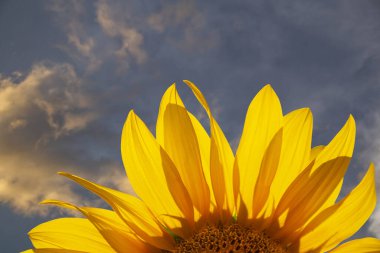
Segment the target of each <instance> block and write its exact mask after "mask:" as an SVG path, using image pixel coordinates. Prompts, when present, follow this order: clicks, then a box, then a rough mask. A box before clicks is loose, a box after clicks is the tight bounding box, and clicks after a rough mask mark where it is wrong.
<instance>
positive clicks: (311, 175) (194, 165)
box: [29, 81, 380, 253]
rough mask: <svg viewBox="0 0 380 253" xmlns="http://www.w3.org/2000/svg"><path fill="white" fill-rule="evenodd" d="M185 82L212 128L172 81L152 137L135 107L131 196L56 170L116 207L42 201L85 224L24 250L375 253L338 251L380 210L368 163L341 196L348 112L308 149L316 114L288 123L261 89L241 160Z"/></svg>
mask: <svg viewBox="0 0 380 253" xmlns="http://www.w3.org/2000/svg"><path fill="white" fill-rule="evenodd" d="M184 82H185V83H186V84H187V85H188V86H189V87H190V89H191V90H192V92H193V93H194V95H195V97H196V98H197V99H198V101H199V103H200V104H201V105H202V106H203V108H204V110H205V111H206V113H207V115H208V119H209V129H207V130H206V129H205V128H204V127H203V125H202V124H201V123H200V122H199V121H198V119H197V118H196V117H195V116H194V115H193V114H192V113H191V112H189V111H188V110H187V109H186V107H185V105H184V103H183V102H182V100H181V98H180V96H179V95H178V93H177V90H176V86H175V84H173V85H172V86H170V87H169V88H168V89H167V91H166V92H165V94H164V95H163V97H162V100H161V103H160V107H159V112H158V117H157V124H156V133H155V134H154V135H153V134H152V133H151V131H150V130H149V129H148V127H147V126H146V125H145V124H144V122H143V121H142V120H141V119H140V118H139V117H138V116H137V114H136V113H135V112H134V111H133V110H132V111H130V112H129V114H128V117H127V119H126V122H125V124H124V127H123V131H122V138H121V155H122V160H123V163H124V166H125V169H126V174H127V177H128V180H129V181H130V183H131V184H132V186H133V189H134V191H135V193H136V196H135V195H131V194H127V193H123V192H120V191H117V190H114V189H110V188H107V187H105V186H101V185H99V184H96V183H93V182H90V181H87V180H85V179H83V178H81V177H78V176H75V175H72V174H68V173H60V174H61V175H63V176H65V177H68V178H70V179H72V180H73V181H75V182H76V183H78V184H80V185H81V186H83V187H84V188H86V189H88V190H90V191H92V192H93V193H95V194H97V195H98V196H99V197H101V198H102V199H103V200H104V201H105V202H107V203H108V204H109V205H110V207H111V209H112V210H108V209H100V208H95V207H83V206H77V205H73V204H70V203H65V202H62V201H57V200H47V201H44V203H45V204H54V205H59V206H62V207H64V208H70V209H74V210H77V211H78V212H80V213H81V214H82V215H83V216H84V218H61V219H56V220H52V221H49V222H46V223H43V224H41V225H39V226H37V227H36V228H34V229H32V230H31V231H30V233H29V236H30V238H31V240H32V243H33V245H34V247H35V248H36V249H32V250H30V251H29V252H106V253H107V252H122V253H123V252H152V253H160V252H161V253H162V252H175V253H185V252H186V253H191V252H220V253H233V252H241V253H243V252H247V253H249V252H252V253H254V252H300V253H302V252H327V251H329V252H334V253H344V252H380V241H379V240H378V239H375V238H364V239H357V240H353V241H350V242H347V243H345V244H343V245H340V246H339V244H340V243H341V242H342V241H344V240H346V239H347V238H349V237H350V236H352V235H353V234H354V233H355V232H356V231H357V230H359V229H360V227H362V225H363V224H364V223H365V222H366V220H367V219H368V218H369V216H370V215H371V213H372V211H373V209H374V208H375V205H376V194H375V192H376V191H375V183H374V172H375V169H374V166H373V164H371V165H370V166H369V169H368V171H367V173H366V174H365V176H364V177H363V179H362V180H361V182H360V183H359V184H358V185H357V186H356V187H355V188H354V189H353V190H352V191H351V192H350V193H349V194H347V195H346V196H345V197H343V198H341V199H340V200H339V201H338V200H337V198H338V195H339V193H340V190H341V188H342V183H343V178H344V175H345V173H346V170H347V167H348V165H349V163H350V159H351V157H352V153H353V149H354V143H355V132H356V128H355V120H354V118H353V117H352V116H351V115H350V116H349V117H348V119H347V122H346V123H345V124H344V126H343V127H342V129H341V130H340V131H339V132H338V133H337V134H336V136H335V137H334V138H333V139H332V140H331V141H330V142H329V143H328V144H326V145H325V146H316V147H312V145H311V143H312V126H313V117H312V113H311V111H310V109H308V108H302V109H298V110H294V111H292V112H289V113H287V114H285V115H284V114H283V112H282V108H281V104H280V101H279V99H278V97H277V95H276V93H275V92H274V90H273V89H272V87H271V86H270V85H266V86H264V87H263V88H262V89H261V90H260V91H259V93H258V94H257V95H256V96H255V97H254V98H253V100H252V102H251V103H250V105H249V108H248V111H247V115H246V119H245V123H244V128H243V132H242V135H241V139H240V143H239V145H238V148H237V150H236V152H235V153H234V152H233V151H232V149H231V147H230V145H229V142H228V141H227V138H226V137H225V135H224V133H223V131H222V129H221V127H220V126H219V124H218V123H217V121H216V119H215V118H214V116H213V113H212V110H211V108H210V107H209V105H208V103H207V101H206V99H205V97H204V96H203V94H202V93H201V91H200V90H199V89H198V88H197V87H196V86H195V85H194V84H193V83H192V82H190V81H184Z"/></svg>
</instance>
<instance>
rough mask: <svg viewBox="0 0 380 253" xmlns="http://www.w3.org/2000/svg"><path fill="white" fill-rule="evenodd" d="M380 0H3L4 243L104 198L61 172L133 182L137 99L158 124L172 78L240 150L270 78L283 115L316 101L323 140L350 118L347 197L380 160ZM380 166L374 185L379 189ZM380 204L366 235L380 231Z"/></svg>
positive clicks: (16, 247) (0, 127) (18, 243)
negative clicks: (123, 137) (49, 201)
mask: <svg viewBox="0 0 380 253" xmlns="http://www.w3.org/2000/svg"><path fill="white" fill-rule="evenodd" d="M379 17H380V3H379V2H378V1H367V0H363V1H348V0H345V1H334V2H331V1H268V0H266V1H264V0H263V1H227V0H222V1H213V2H211V1H185V0H179V1H120V0H119V1H116V0H114V1H112V0H110V1H105V0H95V1H85V0H81V1H63V0H62V1H57V0H53V1H33V3H32V1H21V0H13V1H10V0H9V1H7V0H5V1H1V3H0V34H1V38H0V113H1V120H0V159H1V161H2V164H1V165H0V221H1V223H2V226H0V245H1V249H2V252H17V251H20V250H23V249H26V248H28V247H30V243H29V241H28V238H27V235H26V233H27V231H28V230H30V229H31V228H32V227H34V226H35V225H37V224H39V223H40V222H42V221H45V220H48V219H51V218H52V217H57V216H64V215H67V214H66V213H63V212H62V211H60V210H58V209H52V208H47V207H41V206H40V205H38V202H39V201H40V200H42V199H44V198H58V199H62V200H68V201H73V202H76V203H82V204H91V205H101V202H100V201H99V200H98V199H96V198H95V197H93V196H91V195H89V194H87V193H85V192H83V191H81V190H80V189H79V188H78V187H76V186H74V185H73V184H71V183H70V182H68V181H67V180H64V179H63V178H61V177H60V176H58V175H56V172H57V171H61V170H65V171H68V172H73V173H76V174H79V175H81V176H83V177H86V178H89V179H92V180H95V181H97V182H100V183H103V184H106V185H109V186H113V187H116V188H118V189H122V190H125V191H131V188H130V186H129V184H128V182H127V180H126V178H125V177H124V175H125V173H124V170H123V167H122V164H121V160H120V151H119V145H120V133H121V128H122V125H123V122H124V120H125V117H126V115H127V113H128V111H129V110H130V109H132V108H134V109H135V111H136V112H137V113H138V114H139V115H140V116H141V117H142V118H143V120H144V121H145V122H146V123H147V124H148V126H150V127H151V128H152V129H153V127H154V124H155V120H156V114H157V110H158V104H159V101H160V98H161V95H162V94H163V92H164V91H165V89H166V88H167V87H169V85H170V84H171V83H173V82H177V83H178V88H179V92H180V93H181V95H182V96H183V98H184V100H185V102H186V103H187V105H188V106H189V108H190V109H191V110H193V112H195V113H196V114H197V115H199V116H201V117H204V114H202V113H201V109H200V108H199V106H198V105H197V103H196V101H195V100H194V98H193V97H192V95H191V92H190V91H189V90H188V89H187V87H185V85H182V84H181V80H183V79H189V80H192V81H193V82H195V83H196V84H197V85H198V86H199V88H200V89H201V90H202V91H203V92H204V94H205V96H206V98H207V99H208V100H209V102H210V104H211V107H212V109H213V111H214V113H215V114H216V117H217V119H218V121H219V123H220V125H221V126H222V128H223V130H224V131H225V133H226V135H227V137H228V139H229V140H230V142H231V143H232V145H233V146H234V147H236V145H237V143H238V140H239V138H240V133H241V130H242V126H243V122H244V116H245V112H246V108H247V106H248V104H249V102H250V101H251V99H252V98H253V96H254V95H255V94H256V92H257V91H258V90H259V89H260V88H261V87H263V85H265V84H267V83H270V84H272V86H273V87H274V89H275V90H276V92H277V93H278V96H279V97H280V99H281V102H282V106H283V111H284V112H289V111H291V110H293V109H296V108H300V107H310V108H311V109H312V111H313V115H314V135H313V144H314V145H318V144H326V143H328V141H329V140H330V139H331V138H332V137H333V136H334V134H335V133H336V132H337V131H338V130H339V129H340V127H341V126H342V125H343V124H344V122H345V120H346V119H347V117H348V116H349V114H350V113H352V114H353V115H354V117H355V119H356V122H357V126H358V127H357V140H356V147H355V153H354V158H353V161H352V163H351V166H350V168H349V170H348V174H347V176H346V178H345V184H344V188H343V193H347V192H349V190H350V189H352V187H353V186H354V185H355V184H357V183H358V181H359V180H360V178H361V177H362V175H363V173H364V171H365V170H366V169H367V167H368V165H369V163H370V162H371V161H373V162H374V163H375V165H377V167H379V166H380V156H379V152H380V109H379V108H380V107H379V106H380V101H379V99H378V97H379V95H380V71H379V66H380V46H379V43H378V42H379V41H380V20H379ZM379 175H380V173H377V183H378V185H379V184H380V177H379ZM379 188H380V187H377V189H378V192H379ZM379 225H380V210H377V211H376V212H375V214H374V215H373V216H372V218H371V220H370V221H369V222H368V223H367V224H366V226H365V227H364V228H363V229H362V230H361V231H360V233H359V235H358V236H377V237H379V236H380V229H379V227H380V226H379Z"/></svg>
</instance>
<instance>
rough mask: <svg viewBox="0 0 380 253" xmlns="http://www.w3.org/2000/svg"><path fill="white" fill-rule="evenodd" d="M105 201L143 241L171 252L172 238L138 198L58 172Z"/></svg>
mask: <svg viewBox="0 0 380 253" xmlns="http://www.w3.org/2000/svg"><path fill="white" fill-rule="evenodd" d="M60 174H61V175H63V176H65V177H68V178H70V179H71V180H73V181H75V182H77V183H78V184H79V185H81V186H83V187H84V188H86V189H88V190H89V191H92V192H93V193H95V194H97V195H98V196H99V197H101V198H102V199H103V200H104V201H106V202H107V203H108V204H109V205H110V206H111V207H112V209H113V210H114V211H115V212H116V213H117V214H118V215H119V216H120V218H121V219H122V220H123V221H124V222H125V223H126V224H127V225H128V226H129V227H130V228H131V229H132V230H133V231H134V232H135V233H136V234H137V235H138V236H139V237H141V238H142V239H143V240H144V241H146V242H148V243H149V244H151V245H153V246H155V247H156V248H159V249H167V250H171V249H172V248H173V246H174V240H173V238H172V237H171V236H170V235H169V234H168V233H167V232H166V231H165V229H164V228H163V227H162V226H161V224H160V223H159V222H158V220H157V218H156V217H155V216H154V215H153V214H152V212H151V211H150V210H149V209H148V208H147V206H146V205H145V204H144V203H143V202H142V201H141V200H139V199H138V198H136V197H133V196H131V195H128V194H125V193H122V192H119V191H116V190H113V189H110V188H107V187H104V186H101V185H98V184H95V183H92V182H90V181H87V180H85V179H83V178H80V177H78V176H74V175H71V174H69V173H63V172H60Z"/></svg>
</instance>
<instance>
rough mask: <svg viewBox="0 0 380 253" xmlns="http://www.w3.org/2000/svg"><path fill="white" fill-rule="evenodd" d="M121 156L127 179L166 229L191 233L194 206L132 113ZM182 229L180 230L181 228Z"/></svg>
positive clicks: (152, 140)
mask: <svg viewBox="0 0 380 253" xmlns="http://www.w3.org/2000/svg"><path fill="white" fill-rule="evenodd" d="M121 154H122V158H123V163H124V166H125V168H126V172H127V175H128V179H129V181H130V182H131V184H132V186H133V189H134V190H135V192H136V193H137V195H138V196H139V197H141V198H142V200H143V201H144V203H145V204H146V205H147V206H148V207H149V208H150V209H151V210H153V211H154V212H155V213H156V214H158V215H159V216H158V217H159V219H160V220H161V221H162V222H163V223H164V224H165V226H166V227H168V228H170V229H172V230H177V232H181V231H182V232H186V233H187V234H186V233H180V235H181V236H183V237H184V236H186V235H188V234H189V233H191V231H192V229H190V227H192V225H193V223H194V212H193V205H192V201H191V199H190V196H189V193H188V192H187V190H186V188H185V185H184V184H183V182H182V180H181V178H180V175H179V173H178V171H177V169H176V167H175V166H174V164H173V162H172V161H171V160H170V158H169V157H168V155H167V154H166V152H165V151H164V150H163V149H162V148H161V147H160V145H159V144H158V143H157V141H156V140H155V139H154V137H153V135H152V134H151V132H150V131H149V129H148V128H147V127H146V125H145V124H144V122H143V121H142V120H141V119H140V118H139V117H138V116H137V115H136V114H135V113H134V112H133V111H131V112H130V113H129V114H128V118H127V120H126V122H125V124H124V128H123V133H122V141H121ZM181 227H183V229H181V230H179V228H181Z"/></svg>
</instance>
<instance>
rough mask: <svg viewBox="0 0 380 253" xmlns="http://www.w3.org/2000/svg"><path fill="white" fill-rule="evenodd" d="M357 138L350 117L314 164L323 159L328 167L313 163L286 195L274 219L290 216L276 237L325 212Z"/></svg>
mask: <svg viewBox="0 0 380 253" xmlns="http://www.w3.org/2000/svg"><path fill="white" fill-rule="evenodd" d="M354 138H355V123H354V121H353V118H352V117H350V118H349V119H348V120H347V123H346V124H345V126H344V127H343V128H342V130H341V131H340V132H339V133H338V134H337V135H336V136H335V138H334V139H333V140H332V141H331V142H330V144H329V145H328V146H327V147H326V148H324V149H323V151H321V153H320V154H319V155H318V156H317V158H316V160H315V163H316V162H317V161H321V159H323V160H324V161H325V163H320V162H318V164H319V166H318V168H316V169H315V163H314V164H313V163H311V164H310V165H309V168H308V170H304V171H303V172H302V173H301V174H300V175H299V176H298V177H297V178H296V179H295V180H294V181H293V183H292V184H291V185H290V186H289V187H288V189H287V190H286V191H285V193H284V194H283V197H282V198H281V200H280V202H279V204H278V207H277V209H276V214H275V216H276V217H280V216H281V215H282V214H283V213H284V212H285V211H288V215H287V217H286V222H285V227H283V228H282V229H281V230H278V232H277V234H281V235H282V236H284V235H285V234H286V233H290V231H296V230H297V229H298V228H300V227H301V226H304V225H305V224H307V222H308V220H309V219H310V218H312V217H314V216H315V215H316V212H317V211H318V210H322V209H321V207H323V206H324V205H326V202H327V201H329V200H331V196H332V195H333V194H335V192H336V191H337V189H338V187H339V185H340V184H341V183H342V180H343V176H344V174H345V172H346V169H347V167H348V164H349V162H350V157H348V156H347V155H349V154H350V152H351V153H352V149H353V142H354V141H353V139H354ZM332 147H335V148H334V149H332ZM326 150H330V151H331V152H332V153H333V155H330V156H328V155H327V154H326V153H325V151H326ZM321 157H322V158H321ZM338 190H340V188H339V189H338ZM300 207H302V208H300Z"/></svg>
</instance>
